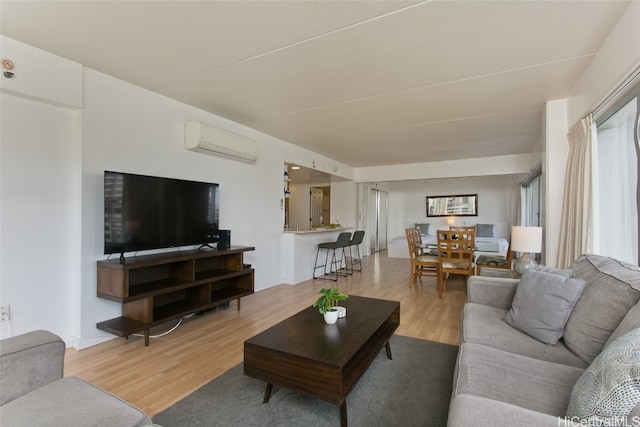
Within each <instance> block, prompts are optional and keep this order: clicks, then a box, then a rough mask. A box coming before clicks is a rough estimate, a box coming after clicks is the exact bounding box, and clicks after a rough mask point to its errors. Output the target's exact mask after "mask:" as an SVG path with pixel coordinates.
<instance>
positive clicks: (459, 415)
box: [447, 394, 571, 427]
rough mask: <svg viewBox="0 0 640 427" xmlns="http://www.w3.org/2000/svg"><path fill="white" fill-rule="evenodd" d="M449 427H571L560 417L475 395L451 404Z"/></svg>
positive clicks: (464, 395)
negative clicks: (560, 419) (561, 421)
mask: <svg viewBox="0 0 640 427" xmlns="http://www.w3.org/2000/svg"><path fill="white" fill-rule="evenodd" d="M447 425H448V426H452V427H458V426H476V427H477V426H492V427H493V426H549V427H558V426H563V425H566V426H570V425H571V424H570V423H563V424H560V423H559V421H558V417H554V416H552V415H548V414H542V413H540V412H537V411H532V410H531V409H526V408H521V407H519V406H516V405H511V404H509V403H504V402H499V401H497V400H493V399H487V398H486V397H481V396H474V395H472V394H459V395H457V396H455V397H454V398H453V399H452V400H451V404H450V405H449V418H448V419H447Z"/></svg>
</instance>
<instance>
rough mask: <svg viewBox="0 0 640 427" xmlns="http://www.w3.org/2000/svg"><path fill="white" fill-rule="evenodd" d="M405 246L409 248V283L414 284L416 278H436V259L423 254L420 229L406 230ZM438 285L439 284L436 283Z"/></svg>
mask: <svg viewBox="0 0 640 427" xmlns="http://www.w3.org/2000/svg"><path fill="white" fill-rule="evenodd" d="M405 234H406V236H407V245H408V247H409V260H410V268H411V276H410V277H411V282H410V283H415V281H416V278H417V277H422V276H438V257H437V256H436V255H430V254H426V253H424V251H423V249H422V237H421V236H420V229H418V228H414V227H412V228H406V229H405ZM438 283H439V282H438Z"/></svg>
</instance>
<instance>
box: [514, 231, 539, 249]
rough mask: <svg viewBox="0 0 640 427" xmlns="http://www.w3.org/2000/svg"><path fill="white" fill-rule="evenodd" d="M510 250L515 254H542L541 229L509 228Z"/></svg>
mask: <svg viewBox="0 0 640 427" xmlns="http://www.w3.org/2000/svg"><path fill="white" fill-rule="evenodd" d="M511 250H512V251H515V252H529V253H540V252H542V227H519V226H513V227H511Z"/></svg>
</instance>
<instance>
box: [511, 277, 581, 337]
mask: <svg viewBox="0 0 640 427" xmlns="http://www.w3.org/2000/svg"><path fill="white" fill-rule="evenodd" d="M583 288H584V281H582V280H580V279H567V278H565V277H562V276H559V275H557V274H551V273H544V272H541V271H535V270H527V271H526V272H525V273H524V275H523V276H522V280H520V283H519V284H518V286H517V287H516V294H515V295H514V297H513V302H512V304H511V309H510V310H509V311H508V312H507V314H506V315H505V317H504V321H505V322H507V323H508V324H509V325H511V326H512V327H514V328H515V329H517V330H519V331H521V332H524V333H525V334H527V335H529V336H531V337H533V338H535V339H537V340H538V341H541V342H543V343H545V344H549V345H556V343H557V342H558V340H559V339H560V338H562V334H563V333H564V326H565V324H566V323H567V320H568V319H569V316H570V315H571V310H573V307H574V306H575V304H576V301H578V298H580V294H581V293H582V289H583Z"/></svg>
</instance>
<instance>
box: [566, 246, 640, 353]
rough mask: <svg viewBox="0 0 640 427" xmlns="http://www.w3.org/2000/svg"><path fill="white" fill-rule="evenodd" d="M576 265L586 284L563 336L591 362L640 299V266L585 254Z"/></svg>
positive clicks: (574, 267) (576, 351)
mask: <svg viewBox="0 0 640 427" xmlns="http://www.w3.org/2000/svg"><path fill="white" fill-rule="evenodd" d="M572 269H573V271H574V272H575V275H576V277H577V278H580V279H582V280H584V282H585V287H584V291H583V292H582V296H581V297H580V299H579V300H578V302H577V303H576V305H575V307H574V309H573V312H572V313H571V316H570V317H569V320H568V321H567V325H566V326H565V329H564V338H563V339H564V342H565V344H566V346H567V348H568V349H569V350H571V351H572V352H573V353H575V354H576V355H577V356H578V357H579V358H581V359H582V360H584V361H585V362H587V363H591V362H592V361H593V359H595V358H596V356H597V355H598V354H599V353H600V352H601V351H602V349H603V348H604V344H605V343H606V342H607V340H608V339H609V337H610V336H611V334H612V333H613V331H614V330H615V329H616V328H617V327H618V325H619V324H620V322H621V321H622V319H623V318H624V316H625V315H626V314H627V312H628V311H629V309H630V308H631V307H633V306H634V305H635V304H636V303H637V302H638V300H639V299H640V267H638V266H634V265H631V264H628V263H625V262H622V261H617V260H615V259H613V258H609V257H605V256H601V255H581V256H580V257H579V258H578V259H577V260H576V261H575V262H574V263H573V265H572Z"/></svg>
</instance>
